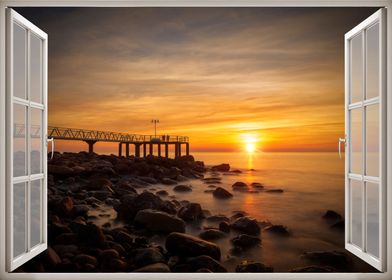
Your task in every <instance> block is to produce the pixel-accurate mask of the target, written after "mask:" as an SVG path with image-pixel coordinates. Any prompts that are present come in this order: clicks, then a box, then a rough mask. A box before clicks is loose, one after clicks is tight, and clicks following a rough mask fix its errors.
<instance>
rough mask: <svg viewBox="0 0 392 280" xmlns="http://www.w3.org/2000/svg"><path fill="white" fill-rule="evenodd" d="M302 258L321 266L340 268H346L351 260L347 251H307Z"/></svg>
mask: <svg viewBox="0 0 392 280" xmlns="http://www.w3.org/2000/svg"><path fill="white" fill-rule="evenodd" d="M301 257H302V258H304V259H306V260H308V261H311V262H313V263H314V264H317V265H321V266H331V267H334V268H337V269H339V270H341V269H343V270H346V269H347V268H348V266H349V265H350V263H351V261H350V259H349V257H348V255H347V254H346V253H345V252H341V251H315V252H306V253H304V254H303V255H301Z"/></svg>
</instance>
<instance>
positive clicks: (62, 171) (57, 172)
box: [48, 164, 74, 178]
mask: <svg viewBox="0 0 392 280" xmlns="http://www.w3.org/2000/svg"><path fill="white" fill-rule="evenodd" d="M48 172H49V173H50V174H52V175H54V176H58V177H62V178H63V177H68V176H72V175H74V171H73V169H72V168H69V167H67V166H61V165H53V164H48Z"/></svg>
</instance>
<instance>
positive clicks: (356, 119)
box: [349, 109, 362, 174]
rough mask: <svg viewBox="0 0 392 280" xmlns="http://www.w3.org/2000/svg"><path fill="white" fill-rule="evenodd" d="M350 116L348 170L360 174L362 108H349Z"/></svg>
mask: <svg viewBox="0 0 392 280" xmlns="http://www.w3.org/2000/svg"><path fill="white" fill-rule="evenodd" d="M350 117H351V123H350V124H351V132H350V140H351V145H350V148H351V151H350V152H351V158H350V172H351V173H356V174H362V109H354V110H351V111H350ZM349 143H350V141H349Z"/></svg>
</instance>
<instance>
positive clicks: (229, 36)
mask: <svg viewBox="0 0 392 280" xmlns="http://www.w3.org/2000/svg"><path fill="white" fill-rule="evenodd" d="M19 11H20V12H21V13H22V14H25V15H26V16H27V17H28V18H29V19H31V20H33V21H34V20H35V22H36V24H37V25H38V26H40V27H42V28H43V29H44V30H45V31H46V32H48V33H49V124H50V125H54V126H63V127H76V128H87V129H99V130H109V131H118V132H129V133H139V134H152V133H153V126H152V124H151V123H150V121H151V119H159V120H160V123H159V125H158V134H169V135H186V136H189V137H190V141H191V149H192V151H240V150H243V149H244V146H245V144H244V143H245V142H247V141H251V142H254V144H255V146H256V148H257V150H259V151H336V148H337V139H338V137H339V136H342V135H343V134H344V111H343V110H344V108H343V102H344V76H343V75H344V73H343V36H344V33H345V32H347V31H348V30H350V29H351V28H352V27H354V26H355V25H356V24H358V23H359V22H360V21H361V20H363V19H364V18H366V17H367V16H368V15H370V14H371V13H372V12H373V9H365V8H362V9H360V8H356V9H351V8H350V9H348V8H345V9H338V8H329V9H321V8H319V9H310V8H307V9H298V8H297V9H288V8H287V9H277V8H275V9H271V8H256V9H255V8H253V9H248V8H241V9H239V8H219V9H218V8H215V9H211V8H210V9H201V8H193V9H192V8H177V9H171V8H165V9H163V8H155V9H153V8H129V9H125V8H124V9H115V8H113V9H102V8H79V9H64V8H63V9H54V8H50V9H42V8H40V9H37V8H36V9H35V10H34V9H20V10H19ZM58 30H61V32H58ZM72 145H75V143H68V144H67V143H65V144H60V147H61V148H62V149H64V150H67V149H71V148H72V147H71V146H72ZM74 147H75V146H74ZM83 147H84V146H83ZM101 147H104V148H103V149H105V145H101ZM112 147H113V145H110V147H109V146H107V148H106V149H112ZM78 149H79V148H78Z"/></svg>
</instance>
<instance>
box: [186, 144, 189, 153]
mask: <svg viewBox="0 0 392 280" xmlns="http://www.w3.org/2000/svg"><path fill="white" fill-rule="evenodd" d="M185 147H186V155H187V156H189V143H185Z"/></svg>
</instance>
